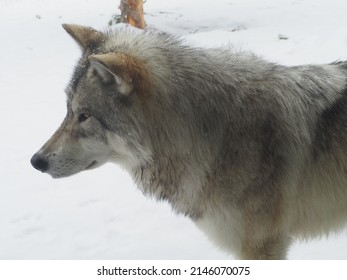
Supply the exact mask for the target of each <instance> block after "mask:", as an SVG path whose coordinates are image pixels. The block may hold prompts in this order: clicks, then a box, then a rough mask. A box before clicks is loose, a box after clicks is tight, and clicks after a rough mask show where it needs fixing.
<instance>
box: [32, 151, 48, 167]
mask: <svg viewBox="0 0 347 280" xmlns="http://www.w3.org/2000/svg"><path fill="white" fill-rule="evenodd" d="M30 163H31V165H32V166H33V167H34V168H35V169H37V170H39V171H41V172H46V171H47V170H48V161H47V159H45V158H44V157H43V156H42V155H40V154H38V153H36V154H35V155H33V157H32V158H31V160H30Z"/></svg>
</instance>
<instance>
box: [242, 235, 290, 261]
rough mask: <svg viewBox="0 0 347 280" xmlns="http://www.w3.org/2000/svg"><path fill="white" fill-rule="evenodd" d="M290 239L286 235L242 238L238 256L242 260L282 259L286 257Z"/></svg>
mask: <svg viewBox="0 0 347 280" xmlns="http://www.w3.org/2000/svg"><path fill="white" fill-rule="evenodd" d="M290 244H291V239H290V238H289V237H286V236H280V235H278V236H271V237H266V238H265V237H264V239H260V240H254V239H247V238H246V239H244V240H242V242H241V251H240V253H239V258H240V259H244V260H284V259H286V258H287V252H288V248H289V246H290Z"/></svg>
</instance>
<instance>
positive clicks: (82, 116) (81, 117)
mask: <svg viewBox="0 0 347 280" xmlns="http://www.w3.org/2000/svg"><path fill="white" fill-rule="evenodd" d="M89 117H90V114H88V113H82V114H80V115H79V116H78V122H79V123H81V122H84V121H86V120H87V119H89Z"/></svg>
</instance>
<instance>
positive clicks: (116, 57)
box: [88, 53, 141, 95]
mask: <svg viewBox="0 0 347 280" xmlns="http://www.w3.org/2000/svg"><path fill="white" fill-rule="evenodd" d="M88 59H89V61H90V63H91V65H92V67H93V68H94V69H95V70H96V72H97V74H98V75H99V76H100V77H101V79H102V81H103V82H105V83H112V82H114V83H115V84H116V85H117V90H118V92H119V93H121V94H123V95H130V93H131V92H132V91H133V89H134V86H135V83H138V82H139V81H140V80H141V77H140V76H141V74H140V73H141V70H140V69H139V67H138V66H137V63H136V62H135V60H134V59H133V58H131V57H129V56H128V55H126V54H117V53H106V54H94V55H90V56H89V57H88Z"/></svg>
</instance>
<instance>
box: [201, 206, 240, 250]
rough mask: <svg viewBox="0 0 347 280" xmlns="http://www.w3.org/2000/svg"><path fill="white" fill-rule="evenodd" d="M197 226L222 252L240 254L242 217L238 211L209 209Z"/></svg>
mask: <svg viewBox="0 0 347 280" xmlns="http://www.w3.org/2000/svg"><path fill="white" fill-rule="evenodd" d="M195 224H196V226H197V227H198V228H199V229H200V230H202V231H203V232H204V233H205V234H206V236H207V237H208V238H209V239H210V240H211V241H212V242H214V243H215V245H217V246H218V247H219V248H221V249H222V250H225V251H226V252H227V253H230V252H240V249H241V242H240V241H241V236H242V232H241V225H240V224H241V215H240V214H238V211H237V210H236V209H230V208H227V209H222V207H221V208H217V209H208V210H207V211H206V213H205V214H204V216H203V217H202V218H200V219H198V220H197V221H195Z"/></svg>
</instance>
